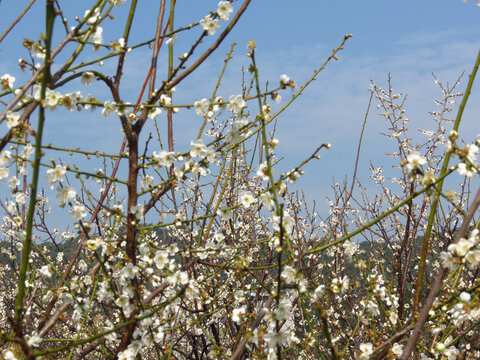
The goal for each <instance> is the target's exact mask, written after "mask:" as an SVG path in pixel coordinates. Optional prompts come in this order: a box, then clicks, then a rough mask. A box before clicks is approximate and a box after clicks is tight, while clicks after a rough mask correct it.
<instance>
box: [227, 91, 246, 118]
mask: <svg viewBox="0 0 480 360" xmlns="http://www.w3.org/2000/svg"><path fill="white" fill-rule="evenodd" d="M228 100H229V103H228V105H227V110H228V111H230V112H231V113H233V114H238V113H239V112H240V111H242V109H243V108H244V107H245V104H246V103H245V100H244V99H243V96H242V95H231V96H230V98H229V99H228Z"/></svg>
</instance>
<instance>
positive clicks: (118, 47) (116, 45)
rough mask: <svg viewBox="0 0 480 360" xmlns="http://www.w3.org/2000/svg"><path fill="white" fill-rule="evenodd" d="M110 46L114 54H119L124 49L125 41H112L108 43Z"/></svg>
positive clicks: (122, 39)
mask: <svg viewBox="0 0 480 360" xmlns="http://www.w3.org/2000/svg"><path fill="white" fill-rule="evenodd" d="M110 46H111V48H112V50H113V51H115V52H121V51H122V50H123V48H124V47H125V39H124V38H123V37H122V38H120V39H118V40H115V41H112V42H111V43H110Z"/></svg>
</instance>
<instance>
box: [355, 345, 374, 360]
mask: <svg viewBox="0 0 480 360" xmlns="http://www.w3.org/2000/svg"><path fill="white" fill-rule="evenodd" d="M372 354H373V345H372V344H371V343H366V344H360V354H358V355H357V359H358V360H367V359H370V355H372Z"/></svg>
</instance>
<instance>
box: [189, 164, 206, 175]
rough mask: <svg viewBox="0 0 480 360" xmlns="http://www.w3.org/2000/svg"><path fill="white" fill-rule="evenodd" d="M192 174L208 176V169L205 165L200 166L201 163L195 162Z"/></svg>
mask: <svg viewBox="0 0 480 360" xmlns="http://www.w3.org/2000/svg"><path fill="white" fill-rule="evenodd" d="M192 174H193V176H197V175H200V176H207V170H206V169H205V168H204V167H202V166H200V164H198V163H195V165H193V167H192Z"/></svg>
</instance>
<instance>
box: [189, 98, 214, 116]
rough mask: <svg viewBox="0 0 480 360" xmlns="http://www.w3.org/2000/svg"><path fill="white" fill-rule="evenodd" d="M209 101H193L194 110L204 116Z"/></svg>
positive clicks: (206, 112)
mask: <svg viewBox="0 0 480 360" xmlns="http://www.w3.org/2000/svg"><path fill="white" fill-rule="evenodd" d="M209 105H210V102H209V101H208V100H207V99H202V100H200V101H195V103H194V104H193V106H194V107H195V112H196V113H197V115H199V116H205V115H207V114H208V106H209Z"/></svg>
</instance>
